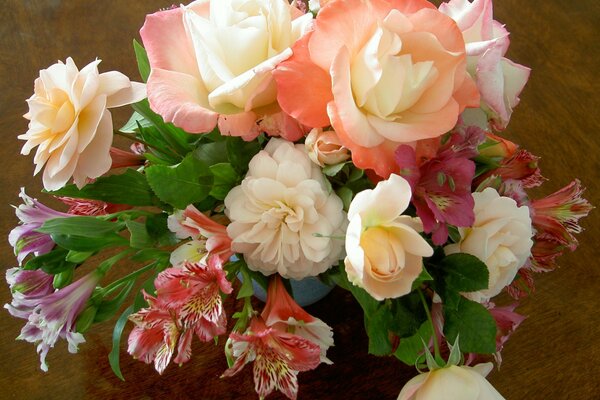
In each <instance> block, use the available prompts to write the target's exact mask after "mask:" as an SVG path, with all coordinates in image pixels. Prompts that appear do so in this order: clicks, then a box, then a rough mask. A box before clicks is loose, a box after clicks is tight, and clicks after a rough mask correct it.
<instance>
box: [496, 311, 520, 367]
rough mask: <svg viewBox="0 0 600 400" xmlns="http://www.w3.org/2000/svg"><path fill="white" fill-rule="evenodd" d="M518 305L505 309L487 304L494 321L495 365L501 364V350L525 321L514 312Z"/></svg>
mask: <svg viewBox="0 0 600 400" xmlns="http://www.w3.org/2000/svg"><path fill="white" fill-rule="evenodd" d="M517 305H518V304H512V305H510V306H505V307H496V305H495V304H494V303H488V304H487V308H488V310H489V311H490V314H492V317H494V320H495V321H496V327H497V331H496V354H495V355H494V358H495V359H496V363H497V364H498V365H500V364H501V363H502V355H501V352H502V349H503V347H504V344H505V343H506V342H507V341H508V339H509V338H510V336H511V335H512V334H513V333H514V332H515V331H516V330H517V328H518V327H519V325H521V323H522V322H523V321H524V320H525V318H527V317H525V316H524V315H521V314H518V313H516V312H515V308H517Z"/></svg>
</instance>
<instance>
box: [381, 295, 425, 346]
mask: <svg viewBox="0 0 600 400" xmlns="http://www.w3.org/2000/svg"><path fill="white" fill-rule="evenodd" d="M389 313H390V314H391V315H392V322H391V323H390V325H389V329H390V330H391V331H392V332H394V333H395V334H396V335H397V336H398V337H400V338H405V337H410V336H412V335H414V334H415V332H417V330H418V329H419V327H420V326H421V324H422V323H423V322H424V321H426V320H427V314H426V313H425V310H424V309H423V304H422V303H421V298H420V297H419V293H418V292H416V291H414V292H411V293H409V294H406V295H404V296H402V297H398V298H397V299H393V300H391V307H390V311H389Z"/></svg>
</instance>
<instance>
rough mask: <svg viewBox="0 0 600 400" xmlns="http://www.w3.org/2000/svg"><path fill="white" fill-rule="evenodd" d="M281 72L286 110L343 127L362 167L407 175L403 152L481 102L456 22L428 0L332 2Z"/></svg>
mask: <svg viewBox="0 0 600 400" xmlns="http://www.w3.org/2000/svg"><path fill="white" fill-rule="evenodd" d="M293 51H294V55H293V56H292V57H290V58H289V59H288V60H286V61H284V62H282V63H281V64H280V65H279V66H278V67H277V69H276V70H275V72H274V75H275V80H276V81H277V88H278V101H279V104H280V106H281V108H282V109H283V110H284V111H285V112H286V113H288V114H290V115H291V116H293V117H294V118H296V119H298V120H299V121H300V122H301V123H302V124H304V125H307V126H311V127H325V126H327V125H330V124H331V125H333V127H334V129H335V131H336V133H337V134H338V136H339V137H340V139H341V141H342V143H343V145H344V146H346V147H347V148H349V149H350V150H351V152H352V159H353V162H354V164H355V165H356V166H358V167H359V168H369V169H374V170H375V171H376V172H377V174H379V175H380V176H382V177H388V176H389V175H390V174H391V173H392V172H394V171H396V170H397V166H396V164H395V162H394V156H393V153H394V150H395V149H396V147H398V145H399V144H402V143H404V144H407V143H410V144H413V143H414V142H415V141H417V140H420V139H427V138H434V137H438V136H441V135H442V134H444V133H445V132H447V131H449V130H450V129H452V128H453V127H454V125H455V124H456V121H457V118H458V115H459V114H460V113H461V112H462V111H463V110H464V109H465V107H467V106H471V107H477V106H478V105H479V99H478V93H477V91H476V88H475V85H474V83H473V81H472V80H471V78H470V77H469V75H468V73H467V72H466V55H465V42H464V40H463V38H462V34H461V32H460V30H459V29H458V27H457V26H456V23H455V22H454V20H452V19H451V18H449V17H447V16H446V15H444V14H442V13H440V12H439V11H438V10H436V9H435V7H434V6H433V5H432V4H431V3H429V2H427V1H425V0H415V1H401V0H396V1H387V0H371V1H360V0H347V1H330V2H327V4H326V5H325V6H324V7H323V8H322V9H321V10H320V12H319V14H318V16H317V18H316V22H315V29H314V31H312V32H311V33H309V34H307V35H305V36H304V37H302V38H301V39H300V40H299V41H298V42H296V44H295V45H294V47H293Z"/></svg>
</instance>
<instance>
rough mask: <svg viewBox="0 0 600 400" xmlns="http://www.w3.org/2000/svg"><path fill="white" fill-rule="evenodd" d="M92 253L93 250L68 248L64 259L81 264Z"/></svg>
mask: <svg viewBox="0 0 600 400" xmlns="http://www.w3.org/2000/svg"><path fill="white" fill-rule="evenodd" d="M93 255H94V252H93V251H75V250H70V251H69V253H68V254H67V256H66V257H65V260H66V261H69V262H72V263H75V264H82V263H83V262H84V261H85V260H87V259H88V258H90V257H91V256H93Z"/></svg>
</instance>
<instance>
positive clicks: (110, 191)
mask: <svg viewBox="0 0 600 400" xmlns="http://www.w3.org/2000/svg"><path fill="white" fill-rule="evenodd" d="M49 193H50V194H52V195H54V196H65V197H75V198H80V199H93V200H101V201H106V202H108V203H113V204H128V205H131V206H155V205H158V201H157V200H158V199H156V197H155V196H154V194H153V193H152V190H151V189H150V186H149V185H148V182H146V177H145V176H144V175H143V174H141V173H139V172H137V171H135V170H133V169H127V170H126V171H125V173H123V174H120V175H109V176H102V177H100V178H98V179H96V181H95V182H93V183H88V184H87V185H85V186H84V187H82V188H81V189H77V186H75V185H67V186H65V187H64V188H62V189H59V190H55V191H52V192H49Z"/></svg>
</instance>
